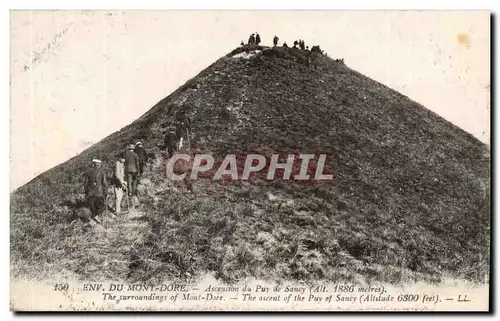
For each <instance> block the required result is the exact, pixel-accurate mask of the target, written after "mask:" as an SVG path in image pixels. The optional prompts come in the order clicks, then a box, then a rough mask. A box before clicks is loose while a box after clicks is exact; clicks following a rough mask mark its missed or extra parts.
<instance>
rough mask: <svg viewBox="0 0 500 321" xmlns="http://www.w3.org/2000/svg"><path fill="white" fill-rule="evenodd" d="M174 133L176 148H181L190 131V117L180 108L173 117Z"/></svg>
mask: <svg viewBox="0 0 500 321" xmlns="http://www.w3.org/2000/svg"><path fill="white" fill-rule="evenodd" d="M175 118H176V119H175V135H176V136H177V140H178V144H177V150H181V149H182V146H183V143H184V140H188V139H189V133H190V131H191V119H190V118H189V116H188V115H186V112H185V111H184V110H181V111H180V112H179V113H178V114H177V115H176V117H175Z"/></svg>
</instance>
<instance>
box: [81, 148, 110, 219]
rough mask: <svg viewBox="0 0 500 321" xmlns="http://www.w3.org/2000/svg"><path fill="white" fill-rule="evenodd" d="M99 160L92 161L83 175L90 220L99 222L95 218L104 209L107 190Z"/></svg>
mask: <svg viewBox="0 0 500 321" xmlns="http://www.w3.org/2000/svg"><path fill="white" fill-rule="evenodd" d="M101 163H102V161H101V160H100V159H97V158H94V159H92V168H91V169H90V170H89V171H88V172H87V173H85V183H84V189H85V196H86V199H87V204H88V206H89V208H90V211H91V213H92V214H91V215H92V218H93V219H94V220H95V221H97V222H99V220H98V218H97V216H98V215H101V214H102V213H103V212H104V209H105V208H106V204H105V200H106V194H107V188H108V182H107V181H106V174H105V173H104V171H103V170H102V168H101Z"/></svg>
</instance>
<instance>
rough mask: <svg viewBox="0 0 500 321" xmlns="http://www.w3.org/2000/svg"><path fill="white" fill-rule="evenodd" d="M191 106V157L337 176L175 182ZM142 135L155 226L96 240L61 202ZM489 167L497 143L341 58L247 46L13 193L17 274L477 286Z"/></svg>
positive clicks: (144, 200)
mask: <svg viewBox="0 0 500 321" xmlns="http://www.w3.org/2000/svg"><path fill="white" fill-rule="evenodd" d="M242 53H245V54H247V55H249V56H250V57H248V56H243V57H242ZM308 57H309V58H308ZM181 109H184V110H186V111H187V113H188V114H189V115H190V117H191V119H192V137H191V139H190V150H189V152H209V153H211V154H213V155H214V156H215V157H216V159H218V160H220V159H221V158H222V157H224V156H225V155H226V154H227V153H236V154H240V155H242V154H245V153H247V152H250V151H255V152H260V153H264V154H268V155H269V154H272V153H275V152H276V153H281V154H286V153H297V152H301V153H314V154H320V153H325V154H327V155H328V165H329V167H330V168H331V169H333V174H334V179H333V181H332V182H330V183H328V184H299V183H296V182H293V181H281V180H275V181H271V182H269V181H265V180H262V179H256V180H253V181H250V182H227V183H218V182H214V181H211V180H209V179H200V180H197V181H193V182H191V183H190V184H187V185H186V186H182V185H181V186H176V185H174V184H171V183H168V182H165V174H164V172H165V159H164V156H163V155H162V151H161V150H162V146H161V145H162V142H163V135H164V133H165V128H166V126H168V124H169V123H171V121H172V118H173V117H174V115H175V113H176V112H177V111H179V110H181ZM137 139H140V140H142V141H144V142H145V145H146V148H147V149H148V152H150V153H151V156H152V157H153V158H152V160H151V162H150V164H148V168H147V170H146V173H145V178H146V180H144V181H143V184H141V196H140V198H141V206H140V208H139V211H141V213H143V214H144V217H143V220H145V221H146V222H147V224H148V226H149V227H150V231H149V233H147V235H146V236H144V240H142V241H141V242H132V241H131V242H130V246H122V247H119V246H111V245H108V246H107V245H106V244H105V243H104V244H102V245H100V246H98V247H96V246H91V244H93V243H92V242H97V239H99V237H96V236H95V235H94V236H93V237H90V236H89V235H93V234H92V233H94V232H92V231H87V230H85V228H84V223H83V222H82V221H81V220H79V219H78V218H77V217H76V216H75V214H74V213H73V211H72V209H71V208H68V207H67V206H63V204H64V202H65V201H67V200H68V199H70V198H71V197H74V195H77V194H81V193H82V191H83V187H82V174H83V173H84V172H85V170H86V169H87V168H88V163H89V160H90V158H91V157H93V156H99V157H102V158H103V160H104V161H105V168H106V169H107V171H108V172H109V175H111V173H112V165H113V161H114V157H115V156H116V155H117V154H118V153H119V152H121V151H122V150H123V148H124V146H125V144H126V143H128V142H130V141H133V140H137ZM489 171H490V156H489V150H488V148H487V146H485V145H484V144H482V143H481V142H479V141H478V140H477V139H475V138H474V137H473V136H471V135H470V134H468V133H466V132H464V131H463V130H461V129H459V128H458V127H456V126H454V125H453V124H451V123H449V122H447V121H446V120H444V119H442V118H441V117H439V116H437V115H436V114H434V113H433V112H431V111H429V110H427V109H425V108H424V107H423V106H420V105H419V104H417V103H415V102H413V101H411V100H410V99H408V98H407V97H406V96H403V95H401V94H399V93H398V92H396V91H394V90H392V89H390V88H388V87H386V86H384V85H382V84H380V83H378V82H376V81H374V80H372V79H370V78H368V77H366V76H364V75H362V74H360V73H358V72H356V71H354V70H352V69H350V68H349V67H347V66H346V65H345V64H343V62H341V61H335V60H332V59H330V58H328V57H326V56H322V55H320V54H311V55H309V54H308V53H305V52H303V51H299V50H295V49H285V48H272V49H271V48H265V47H244V48H243V47H242V48H237V49H235V50H234V51H233V52H231V53H229V54H228V55H227V56H225V57H222V58H221V59H219V60H218V61H216V62H215V63H214V64H212V65H211V66H209V67H208V68H207V69H205V70H204V71H202V72H201V73H200V74H198V75H197V76H196V77H194V78H193V79H191V80H190V81H188V82H187V83H186V84H185V85H183V86H182V87H180V88H179V89H178V90H177V91H175V92H174V93H172V94H171V95H170V96H168V97H166V98H165V99H163V100H161V101H160V102H159V103H158V104H157V105H155V106H154V107H153V108H152V109H151V110H150V111H148V112H147V113H146V114H144V115H143V116H142V117H141V118H139V119H138V120H136V121H135V122H133V123H132V124H130V125H129V126H127V127H125V128H123V129H122V130H120V131H119V132H116V133H114V134H112V135H110V136H108V137H107V138H105V139H103V140H102V141H100V142H99V143H97V144H95V145H94V146H92V147H91V148H89V149H87V150H85V151H84V152H82V153H81V154H80V155H78V156H76V157H74V158H72V159H70V160H68V161H67V162H65V163H63V164H61V165H59V166H57V167H55V168H53V169H51V170H49V171H47V172H45V173H44V174H42V175H40V176H38V177H37V178H35V179H34V180H33V181H31V182H29V183H28V184H26V185H25V186H23V187H21V188H19V189H18V190H17V191H15V193H13V194H12V195H11V260H12V263H11V270H12V273H13V274H14V275H15V276H18V277H23V276H31V277H33V276H35V275H38V276H39V277H43V276H42V275H41V274H40V271H41V269H40V268H41V267H44V268H47V272H44V273H47V274H50V273H52V272H55V271H69V272H71V273H77V274H78V275H80V276H81V277H82V278H85V279H89V278H95V279H99V278H103V277H110V276H111V277H112V278H113V279H115V280H130V281H136V280H149V281H151V280H164V279H166V278H172V277H185V276H186V275H187V273H188V274H189V275H198V274H200V273H205V272H209V273H214V274H215V275H216V276H217V277H220V278H222V279H224V280H226V281H236V280H238V279H241V278H243V277H257V278H271V279H276V278H281V279H302V280H311V279H329V280H346V281H356V280H358V279H361V278H362V279H368V280H380V281H384V282H393V283H398V282H401V281H405V280H426V281H429V282H435V281H439V280H440V279H441V278H442V277H454V278H461V279H468V280H472V281H476V282H482V281H484V280H485V279H486V278H487V275H488V265H489V228H490V224H489V216H490V208H489V205H490V191H489V190H490V189H489V187H490V183H489V177H490V173H489ZM110 224H112V223H110ZM116 224H118V223H116ZM89 242H90V243H91V244H89ZM90 249H92V253H91V254H92V255H90ZM118 251H119V252H120V255H121V256H122V257H128V258H129V260H128V261H127V262H130V263H127V266H126V267H125V268H123V265H121V267H120V268H119V269H118V268H116V265H113V264H108V263H107V260H108V259H109V255H110V254H109V253H112V252H118ZM95 267H98V269H96V268H95ZM96 270H97V271H96Z"/></svg>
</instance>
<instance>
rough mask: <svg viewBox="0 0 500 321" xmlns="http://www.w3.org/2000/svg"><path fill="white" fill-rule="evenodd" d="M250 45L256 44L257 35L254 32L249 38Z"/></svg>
mask: <svg viewBox="0 0 500 321" xmlns="http://www.w3.org/2000/svg"><path fill="white" fill-rule="evenodd" d="M248 45H249V46H253V45H255V35H254V34H253V33H252V34H251V35H250V37H249V38H248Z"/></svg>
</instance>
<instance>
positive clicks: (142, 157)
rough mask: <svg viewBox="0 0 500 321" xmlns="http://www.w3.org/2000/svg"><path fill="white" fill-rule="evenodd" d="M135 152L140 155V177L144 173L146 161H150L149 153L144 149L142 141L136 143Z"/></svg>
mask: <svg viewBox="0 0 500 321" xmlns="http://www.w3.org/2000/svg"><path fill="white" fill-rule="evenodd" d="M134 152H135V153H136V154H137V156H138V157H139V172H138V173H139V177H140V176H142V174H143V173H144V166H146V163H147V162H148V154H147V153H146V151H145V150H144V147H143V146H142V142H140V141H139V142H137V143H136V144H135V149H134Z"/></svg>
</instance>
